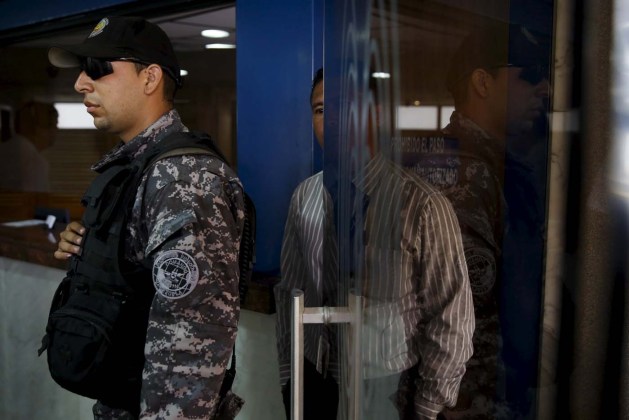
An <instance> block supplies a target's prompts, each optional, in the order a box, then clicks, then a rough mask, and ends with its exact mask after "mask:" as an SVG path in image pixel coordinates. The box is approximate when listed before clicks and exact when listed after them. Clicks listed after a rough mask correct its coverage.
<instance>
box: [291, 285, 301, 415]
mask: <svg viewBox="0 0 629 420" xmlns="http://www.w3.org/2000/svg"><path fill="white" fill-rule="evenodd" d="M292 297H293V303H292V305H293V306H292V317H291V339H292V342H291V347H292V352H291V359H292V360H291V365H290V369H291V387H292V389H291V393H290V404H291V414H292V416H291V419H292V420H302V419H303V417H304V406H303V403H304V324H303V314H304V292H303V291H301V290H298V289H294V290H293V291H292Z"/></svg>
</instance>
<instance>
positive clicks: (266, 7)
mask: <svg viewBox="0 0 629 420" xmlns="http://www.w3.org/2000/svg"><path fill="white" fill-rule="evenodd" d="M314 5H321V7H322V2H321V1H318V0H314V1H313V0H309V1H302V0H300V1H295V0H276V1H273V2H272V3H270V2H267V1H253V0H250V1H240V2H238V5H237V14H236V20H237V23H236V27H237V28H238V50H237V53H236V54H237V55H236V59H237V91H238V93H237V95H238V96H237V99H238V101H237V106H238V117H237V118H238V173H239V176H240V178H241V180H242V182H243V184H244V186H245V189H246V190H247V191H248V192H249V194H250V195H251V197H252V198H253V200H254V202H255V204H256V209H257V213H258V221H257V222H258V230H257V241H258V248H257V261H256V266H255V270H256V271H261V272H267V273H270V274H277V273H278V270H279V258H280V248H281V241H282V235H283V231H284V223H285V221H286V214H287V210H288V205H289V201H290V197H291V194H292V192H293V190H294V189H295V187H296V186H297V184H298V183H299V182H300V181H302V180H303V179H305V178H307V177H308V176H310V175H311V174H312V173H313V170H315V169H316V168H315V166H316V165H317V162H314V163H313V150H316V149H314V147H315V146H314V143H313V140H312V137H313V135H312V121H311V117H310V115H311V114H310V104H309V95H310V85H311V81H312V75H313V73H314V71H315V70H316V68H317V67H318V66H320V65H321V59H320V58H318V57H320V55H321V46H320V45H319V44H320V42H321V36H322V35H321V27H320V24H319V23H317V24H316V25H315V24H313V22H315V21H317V22H320V21H321V20H320V19H322V18H321V16H322V13H321V12H322V9H321V7H319V6H317V7H314ZM314 9H316V13H313V11H314ZM313 16H316V18H314V19H313ZM315 26H316V29H315V28H314V27H315ZM314 45H317V47H316V48H315V47H314ZM315 55H316V56H317V59H315V58H314V57H315ZM316 147H318V146H316Z"/></svg>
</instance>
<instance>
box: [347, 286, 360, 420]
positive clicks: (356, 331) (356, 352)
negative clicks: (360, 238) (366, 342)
mask: <svg viewBox="0 0 629 420" xmlns="http://www.w3.org/2000/svg"><path fill="white" fill-rule="evenodd" d="M349 311H350V313H351V314H352V321H351V324H350V334H351V335H352V339H351V341H352V343H353V345H352V347H351V349H350V352H351V354H349V355H348V356H349V358H350V360H351V363H350V366H351V367H352V368H353V372H351V373H352V375H351V377H350V384H349V385H350V395H351V399H352V404H351V405H350V407H349V418H350V419H354V420H359V419H360V418H361V414H362V413H361V407H362V383H363V380H362V377H363V363H362V317H363V301H362V296H358V295H355V294H354V291H353V290H351V291H350V292H349Z"/></svg>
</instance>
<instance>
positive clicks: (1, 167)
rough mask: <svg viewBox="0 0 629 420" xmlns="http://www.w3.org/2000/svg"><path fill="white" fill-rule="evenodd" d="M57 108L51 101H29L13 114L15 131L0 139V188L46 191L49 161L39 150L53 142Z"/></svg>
mask: <svg viewBox="0 0 629 420" xmlns="http://www.w3.org/2000/svg"><path fill="white" fill-rule="evenodd" d="M57 117H58V114H57V110H56V109H55V107H54V106H53V104H51V103H44V102H37V101H30V102H27V103H25V104H24V105H22V106H21V107H20V108H19V109H18V110H17V112H16V114H15V122H14V125H15V135H14V136H13V137H11V138H10V139H8V140H7V141H6V142H4V143H0V159H2V162H0V188H2V189H7V190H16V191H38V192H49V191H50V179H49V174H50V165H49V163H48V160H47V159H46V158H45V157H44V156H43V155H42V153H41V152H42V151H43V150H45V149H47V148H49V147H50V146H52V145H53V143H54V141H55V135H56V132H57Z"/></svg>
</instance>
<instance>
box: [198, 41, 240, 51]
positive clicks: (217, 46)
mask: <svg viewBox="0 0 629 420" xmlns="http://www.w3.org/2000/svg"><path fill="white" fill-rule="evenodd" d="M205 48H206V49H208V50H212V49H219V50H226V49H230V48H236V45H234V44H221V43H215V44H207V45H206V46H205Z"/></svg>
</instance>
